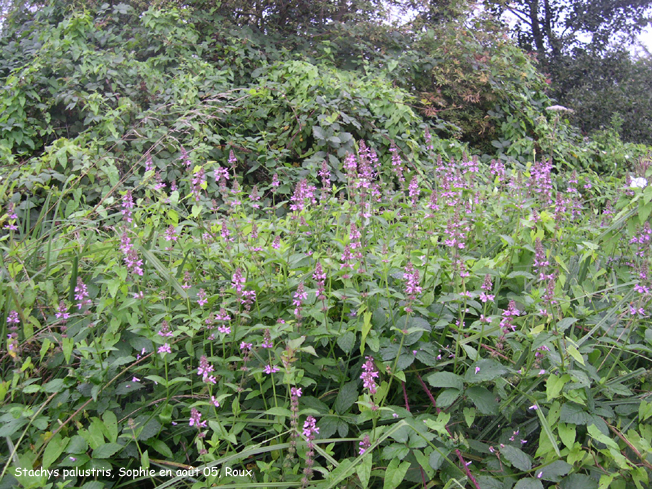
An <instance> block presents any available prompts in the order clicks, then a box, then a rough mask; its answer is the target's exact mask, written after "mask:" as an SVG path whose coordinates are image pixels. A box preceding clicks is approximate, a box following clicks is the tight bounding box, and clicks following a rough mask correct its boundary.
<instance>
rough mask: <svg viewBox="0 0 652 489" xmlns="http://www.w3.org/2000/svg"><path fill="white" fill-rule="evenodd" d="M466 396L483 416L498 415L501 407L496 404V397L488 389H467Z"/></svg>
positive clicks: (474, 387)
mask: <svg viewBox="0 0 652 489" xmlns="http://www.w3.org/2000/svg"><path fill="white" fill-rule="evenodd" d="M466 395H467V397H468V398H469V399H471V401H472V402H473V404H475V407H476V408H477V409H478V411H480V412H481V413H482V414H487V415H493V416H496V415H498V413H499V410H500V409H499V408H500V405H499V404H498V403H497V402H496V396H494V395H493V394H492V393H491V392H490V391H489V390H488V389H486V388H484V387H480V386H473V387H469V388H468V389H466Z"/></svg>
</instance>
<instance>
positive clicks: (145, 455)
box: [140, 450, 149, 470]
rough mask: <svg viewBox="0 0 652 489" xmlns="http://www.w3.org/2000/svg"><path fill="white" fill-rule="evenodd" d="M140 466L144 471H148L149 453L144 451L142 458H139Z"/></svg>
mask: <svg viewBox="0 0 652 489" xmlns="http://www.w3.org/2000/svg"><path fill="white" fill-rule="evenodd" d="M140 465H141V466H142V467H143V469H145V470H147V469H149V453H148V452H147V450H145V451H144V452H143V454H142V456H141V457H140Z"/></svg>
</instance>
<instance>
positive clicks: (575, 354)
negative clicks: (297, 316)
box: [566, 345, 584, 365]
mask: <svg viewBox="0 0 652 489" xmlns="http://www.w3.org/2000/svg"><path fill="white" fill-rule="evenodd" d="M566 351H567V352H568V354H569V355H570V356H571V357H573V358H574V359H575V360H576V361H577V362H579V363H581V364H582V365H584V358H583V357H582V354H581V353H580V352H579V350H578V349H577V348H575V347H574V346H573V345H567V346H566Z"/></svg>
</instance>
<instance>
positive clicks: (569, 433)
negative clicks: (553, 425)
mask: <svg viewBox="0 0 652 489" xmlns="http://www.w3.org/2000/svg"><path fill="white" fill-rule="evenodd" d="M557 433H559V438H560V439H561V441H562V443H563V444H564V445H565V446H566V448H568V449H569V450H570V449H571V448H573V445H574V444H575V425H574V424H566V423H558V424H557Z"/></svg>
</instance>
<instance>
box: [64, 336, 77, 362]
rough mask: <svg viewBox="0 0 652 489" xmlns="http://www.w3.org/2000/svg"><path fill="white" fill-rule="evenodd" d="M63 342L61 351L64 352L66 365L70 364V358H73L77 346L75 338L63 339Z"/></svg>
mask: <svg viewBox="0 0 652 489" xmlns="http://www.w3.org/2000/svg"><path fill="white" fill-rule="evenodd" d="M61 342H62V345H61V349H62V350H63V358H65V359H66V363H70V357H71V356H72V349H73V347H74V346H75V340H74V339H73V338H63V339H62V340H61Z"/></svg>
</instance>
